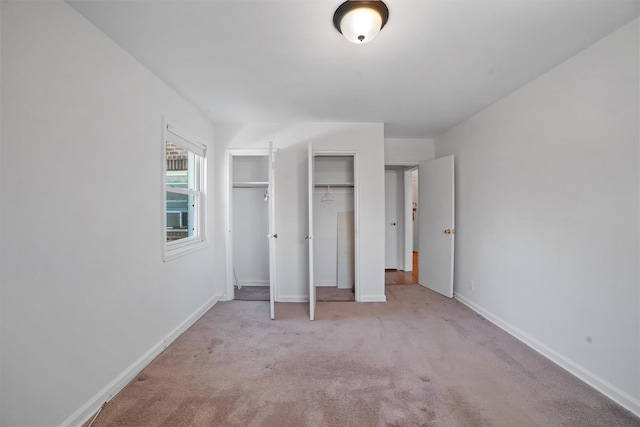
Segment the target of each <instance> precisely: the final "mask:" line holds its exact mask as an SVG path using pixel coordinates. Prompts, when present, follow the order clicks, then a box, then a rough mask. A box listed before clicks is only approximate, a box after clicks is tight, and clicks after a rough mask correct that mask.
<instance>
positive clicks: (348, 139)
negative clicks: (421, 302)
mask: <svg viewBox="0 0 640 427" xmlns="http://www.w3.org/2000/svg"><path fill="white" fill-rule="evenodd" d="M383 133H384V129H383V125H382V124H379V123H299V124H271V125H267V124H265V125H258V124H226V125H225V124H219V125H217V126H216V156H215V157H216V169H217V173H216V182H217V185H216V193H217V199H216V200H217V202H218V203H217V210H216V217H217V220H216V230H218V232H219V233H223V232H224V207H223V206H222V205H223V200H224V191H225V189H224V185H225V184H224V182H225V179H224V175H225V173H226V171H224V168H225V165H224V158H225V156H224V153H225V149H227V148H266V147H268V144H269V141H273V144H274V147H275V148H277V149H278V153H277V160H276V162H277V163H276V164H277V166H276V167H277V169H276V195H275V197H276V216H277V221H276V231H277V233H278V240H277V245H278V249H277V274H278V281H277V289H276V299H277V300H278V301H283V302H286V301H304V300H307V299H308V296H309V291H308V267H307V266H308V263H307V242H306V240H305V239H304V236H305V235H306V234H307V218H308V213H307V143H308V141H312V142H313V144H314V147H315V149H319V150H343V151H345V150H346V151H353V152H356V153H357V156H358V164H357V167H356V168H357V171H358V177H357V179H358V185H359V188H358V197H359V199H360V209H361V211H360V212H366V215H364V214H361V215H360V233H359V237H358V240H359V246H360V266H359V275H360V283H361V285H362V286H361V289H360V292H361V295H360V299H361V300H362V301H371V300H373V301H380V300H384V298H385V297H384V237H383V236H384V235H383V234H382V233H381V230H383V229H384V197H381V196H380V188H384V187H383V185H384V137H383ZM220 235H222V234H220ZM224 245H225V242H224V239H217V240H216V253H217V254H218V255H219V256H218V257H217V259H216V271H220V272H223V271H226V268H225V262H226V261H225V255H224V254H225V253H226V252H225V246H224ZM357 274H358V273H357ZM218 276H220V277H224V275H223V274H219V275H218ZM276 318H277V311H276Z"/></svg>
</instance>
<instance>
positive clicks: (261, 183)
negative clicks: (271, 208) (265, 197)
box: [233, 181, 269, 188]
mask: <svg viewBox="0 0 640 427" xmlns="http://www.w3.org/2000/svg"><path fill="white" fill-rule="evenodd" d="M268 186H269V183H268V182H264V181H254V182H234V183H233V188H266V187H268Z"/></svg>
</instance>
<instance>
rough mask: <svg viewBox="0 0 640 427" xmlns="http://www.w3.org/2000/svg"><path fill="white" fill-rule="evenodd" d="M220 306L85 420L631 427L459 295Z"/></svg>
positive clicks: (632, 420)
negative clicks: (311, 311) (313, 305)
mask: <svg viewBox="0 0 640 427" xmlns="http://www.w3.org/2000/svg"><path fill="white" fill-rule="evenodd" d="M386 291H387V297H388V300H389V301H388V302H387V303H355V302H353V303H352V302H326V303H318V309H317V312H316V319H317V320H316V321H313V322H311V321H309V320H308V311H307V306H308V305H307V304H298V303H283V304H277V305H276V316H277V319H278V320H275V321H271V320H269V319H268V317H269V307H268V303H266V302H247V301H229V302H220V303H218V304H216V305H215V306H214V307H213V309H211V310H210V311H209V312H208V313H206V314H205V315H204V316H203V317H202V319H200V320H199V321H198V322H197V323H196V324H195V325H194V326H193V327H192V328H191V329H189V330H188V331H187V332H186V333H185V334H184V335H183V336H181V337H180V338H179V339H178V340H177V341H176V342H175V343H174V344H173V345H171V346H170V347H169V348H168V349H167V350H166V351H165V352H164V353H163V354H161V355H160V356H159V357H158V358H157V359H156V360H155V361H154V362H153V363H152V364H151V365H150V366H149V367H147V368H146V369H145V370H144V371H143V372H142V373H141V374H140V375H138V377H137V378H136V379H135V380H134V381H133V382H132V383H131V384H129V385H128V386H127V387H126V388H125V389H124V390H123V391H122V392H120V393H119V394H118V395H117V396H116V397H115V398H114V399H113V400H112V401H111V402H109V403H108V404H107V405H106V406H105V408H104V409H103V411H102V413H101V414H100V415H99V416H98V418H97V419H96V421H95V423H94V426H581V427H582V426H640V420H639V419H638V418H636V417H634V416H633V415H632V414H631V413H629V412H627V411H626V410H624V409H622V408H621V407H619V406H618V405H616V404H615V403H613V402H612V401H610V400H609V399H607V398H606V397H604V396H603V395H601V394H600V393H598V392H597V391H595V390H593V389H592V388H590V387H589V386H587V385H586V384H584V383H582V382H581V381H580V380H578V379H576V378H575V377H573V376H571V375H570V374H568V373H567V372H565V371H564V370H562V369H561V368H559V367H557V366H556V365H554V364H553V363H551V362H550V361H548V360H547V359H545V358H544V357H542V356H540V355H538V354H537V353H535V352H534V351H532V350H531V349H529V348H528V347H527V346H525V345H523V344H521V343H520V342H518V341H517V340H515V339H514V338H512V337H511V336H509V335H508V334H506V333H505V332H503V331H502V330H500V329H499V328H497V327H495V326H493V325H492V324H490V323H489V322H488V321H486V320H485V319H483V318H482V317H480V316H478V315H477V314H475V313H474V312H472V311H471V310H469V309H468V308H467V307H465V306H464V305H462V304H461V303H458V302H456V301H455V300H450V299H447V298H444V297H441V296H440V295H437V294H435V293H433V292H431V291H429V290H427V289H425V288H423V287H421V286H401V285H400V286H389V287H387V290H386Z"/></svg>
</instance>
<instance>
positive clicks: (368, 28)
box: [333, 0, 389, 44]
mask: <svg viewBox="0 0 640 427" xmlns="http://www.w3.org/2000/svg"><path fill="white" fill-rule="evenodd" d="M388 19H389V9H387V5H385V4H384V3H383V2H382V1H380V0H347V1H345V2H344V3H342V4H341V5H340V6H339V7H338V9H337V10H336V13H334V15H333V25H334V26H335V27H336V29H337V30H338V31H339V32H340V33H341V34H342V35H343V36H344V38H346V39H347V40H349V41H350V42H351V43H356V44H363V43H367V42H369V41H371V40H373V39H374V38H375V37H376V36H377V35H378V33H379V32H380V30H381V29H382V28H383V27H384V26H385V24H386V23H387V20H388Z"/></svg>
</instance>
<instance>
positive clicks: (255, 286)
mask: <svg viewBox="0 0 640 427" xmlns="http://www.w3.org/2000/svg"><path fill="white" fill-rule="evenodd" d="M274 153H275V152H274V150H273V148H272V144H270V147H269V149H268V150H228V152H227V154H228V156H227V171H228V176H227V178H228V186H227V190H228V193H227V215H226V223H227V230H228V233H227V239H226V247H227V299H238V300H250V301H269V302H270V317H271V319H274V318H275V304H274V302H275V291H276V283H275V282H276V275H275V252H276V251H275V242H276V238H277V237H278V235H277V233H275V231H274V227H275V215H274V213H275V200H274V199H275V188H274V165H275V160H274Z"/></svg>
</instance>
